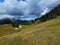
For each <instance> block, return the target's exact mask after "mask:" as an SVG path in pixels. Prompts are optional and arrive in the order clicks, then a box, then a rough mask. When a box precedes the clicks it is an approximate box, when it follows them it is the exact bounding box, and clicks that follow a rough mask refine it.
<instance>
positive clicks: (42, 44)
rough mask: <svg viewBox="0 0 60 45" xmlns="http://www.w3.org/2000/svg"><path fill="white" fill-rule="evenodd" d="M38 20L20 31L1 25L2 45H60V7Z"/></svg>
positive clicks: (0, 39) (7, 25)
mask: <svg viewBox="0 0 60 45" xmlns="http://www.w3.org/2000/svg"><path fill="white" fill-rule="evenodd" d="M37 20H38V21H36V22H35V23H33V24H31V25H22V28H21V29H20V28H19V29H18V30H16V29H15V28H13V27H12V26H11V24H6V25H3V26H1V25H0V45H60V5H58V6H57V7H55V8H54V9H53V10H52V11H51V12H49V13H47V14H46V15H44V16H42V17H41V18H40V19H37ZM39 21H40V22H42V23H38V22H39Z"/></svg>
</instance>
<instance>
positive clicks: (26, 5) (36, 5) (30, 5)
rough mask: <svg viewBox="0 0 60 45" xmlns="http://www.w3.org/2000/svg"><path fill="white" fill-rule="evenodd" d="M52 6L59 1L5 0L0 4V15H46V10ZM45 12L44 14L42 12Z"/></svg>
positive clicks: (59, 1)
mask: <svg viewBox="0 0 60 45" xmlns="http://www.w3.org/2000/svg"><path fill="white" fill-rule="evenodd" d="M54 4H60V0H26V1H22V0H21V1H17V0H5V2H3V3H0V14H11V13H16V12H17V13H19V14H20V13H23V14H24V15H29V14H33V15H37V14H39V15H40V14H41V12H43V13H42V14H45V13H47V12H48V11H46V8H48V9H50V8H49V7H51V8H52V6H54ZM44 11H45V12H44Z"/></svg>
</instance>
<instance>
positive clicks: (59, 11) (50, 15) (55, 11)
mask: <svg viewBox="0 0 60 45" xmlns="http://www.w3.org/2000/svg"><path fill="white" fill-rule="evenodd" d="M57 16H60V4H59V5H58V6H56V7H55V8H54V9H52V10H51V11H50V12H49V13H47V14H45V15H43V16H41V17H40V21H42V22H44V21H47V20H50V19H53V18H56V17H57Z"/></svg>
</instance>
